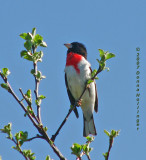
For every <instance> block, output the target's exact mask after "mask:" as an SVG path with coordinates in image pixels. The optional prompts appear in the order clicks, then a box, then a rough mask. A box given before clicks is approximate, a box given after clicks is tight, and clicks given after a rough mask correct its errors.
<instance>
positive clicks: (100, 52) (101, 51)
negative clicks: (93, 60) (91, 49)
mask: <svg viewBox="0 0 146 160" xmlns="http://www.w3.org/2000/svg"><path fill="white" fill-rule="evenodd" d="M98 50H99V54H100V57H101V58H102V57H103V56H104V54H105V52H104V50H102V49H98Z"/></svg>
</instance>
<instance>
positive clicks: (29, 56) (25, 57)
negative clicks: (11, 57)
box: [23, 52, 33, 61]
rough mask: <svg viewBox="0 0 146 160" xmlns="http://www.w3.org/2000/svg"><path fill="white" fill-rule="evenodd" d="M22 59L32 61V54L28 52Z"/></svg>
mask: <svg viewBox="0 0 146 160" xmlns="http://www.w3.org/2000/svg"><path fill="white" fill-rule="evenodd" d="M23 58H24V59H27V60H29V61H33V57H32V54H31V53H30V52H27V54H26V55H25V56H24V57H23Z"/></svg>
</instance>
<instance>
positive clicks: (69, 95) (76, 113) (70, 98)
mask: <svg viewBox="0 0 146 160" xmlns="http://www.w3.org/2000/svg"><path fill="white" fill-rule="evenodd" d="M65 84H66V89H67V93H68V97H69V100H70V103H71V105H74V104H75V99H74V97H73V96H72V94H71V92H70V90H69V88H68V83H67V77H66V74H65ZM74 113H75V115H76V117H77V118H79V114H78V111H77V107H75V109H74Z"/></svg>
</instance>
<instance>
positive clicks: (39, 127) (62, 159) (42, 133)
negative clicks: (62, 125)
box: [0, 71, 66, 160]
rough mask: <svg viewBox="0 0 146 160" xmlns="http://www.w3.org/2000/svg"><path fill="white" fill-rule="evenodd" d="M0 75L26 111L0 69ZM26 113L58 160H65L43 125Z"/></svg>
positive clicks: (25, 110)
mask: <svg viewBox="0 0 146 160" xmlns="http://www.w3.org/2000/svg"><path fill="white" fill-rule="evenodd" d="M0 76H1V77H2V79H3V80H4V82H5V83H7V85H8V86H9V89H8V92H9V93H10V94H11V95H12V96H13V97H14V98H15V100H16V101H17V102H18V103H19V104H20V106H21V107H22V109H23V110H24V112H25V113H27V109H26V108H25V106H24V104H23V103H22V101H20V100H19V98H18V97H17V96H16V94H15V93H14V91H13V89H12V88H11V86H10V84H9V82H8V80H7V78H6V77H4V76H3V75H2V73H1V71H0ZM27 115H28V117H29V119H30V120H31V122H32V123H33V125H34V126H35V127H36V128H37V130H38V132H39V133H40V134H41V135H42V137H44V138H43V139H45V140H46V141H47V142H48V143H49V144H50V146H51V148H52V149H53V151H54V152H55V153H56V155H57V156H58V157H59V158H60V160H66V158H65V157H64V156H63V155H62V153H61V152H60V151H59V149H58V148H57V147H56V146H55V144H54V143H53V142H52V141H51V139H50V138H49V137H48V135H47V133H46V131H45V130H44V129H43V125H37V124H36V122H35V121H34V119H33V118H32V116H31V115H30V114H27Z"/></svg>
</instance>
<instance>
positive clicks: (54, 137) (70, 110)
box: [51, 66, 102, 142]
mask: <svg viewBox="0 0 146 160" xmlns="http://www.w3.org/2000/svg"><path fill="white" fill-rule="evenodd" d="M101 71H102V68H101V67H100V66H99V68H98V70H97V72H96V74H95V75H94V76H93V77H92V78H91V80H94V79H95V77H96V76H97V74H99V73H100V72H101ZM87 88H88V84H86V85H85V88H84V90H83V92H82V94H81V96H80V97H79V99H78V100H77V101H75V104H74V106H73V107H72V108H70V109H69V111H68V113H67V115H66V117H65V118H64V120H63V122H62V123H61V125H60V126H59V128H58V129H57V131H56V133H55V134H54V135H52V137H51V140H52V141H53V142H54V141H55V139H56V136H57V135H58V134H59V132H60V130H61V129H62V127H63V126H64V124H65V123H66V121H67V119H68V117H69V115H70V114H71V112H72V111H73V110H74V109H75V107H76V106H77V105H78V102H79V101H80V100H81V99H82V97H83V95H84V93H85V91H86V89H87Z"/></svg>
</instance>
